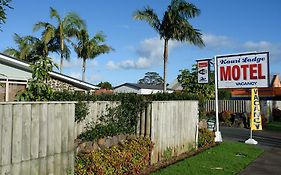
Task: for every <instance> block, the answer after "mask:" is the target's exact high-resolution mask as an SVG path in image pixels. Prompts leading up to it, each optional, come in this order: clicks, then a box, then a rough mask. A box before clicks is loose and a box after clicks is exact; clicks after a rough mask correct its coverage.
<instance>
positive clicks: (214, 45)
mask: <svg viewBox="0 0 281 175" xmlns="http://www.w3.org/2000/svg"><path fill="white" fill-rule="evenodd" d="M203 41H204V43H205V46H206V48H209V49H219V48H229V47H233V46H234V45H235V44H234V41H233V40H232V39H230V38H229V37H227V36H218V35H213V34H204V35H203Z"/></svg>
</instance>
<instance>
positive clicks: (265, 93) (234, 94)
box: [231, 75, 281, 100]
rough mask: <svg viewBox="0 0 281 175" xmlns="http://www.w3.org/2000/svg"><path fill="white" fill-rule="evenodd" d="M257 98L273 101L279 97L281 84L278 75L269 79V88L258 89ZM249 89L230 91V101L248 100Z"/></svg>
mask: <svg viewBox="0 0 281 175" xmlns="http://www.w3.org/2000/svg"><path fill="white" fill-rule="evenodd" d="M258 91H259V92H258V93H259V97H260V98H261V99H265V100H266V99H268V100H269V99H273V98H276V97H281V82H280V76H279V75H273V76H272V77H271V78H270V87H268V88H258ZM250 97H251V89H231V98H232V99H250Z"/></svg>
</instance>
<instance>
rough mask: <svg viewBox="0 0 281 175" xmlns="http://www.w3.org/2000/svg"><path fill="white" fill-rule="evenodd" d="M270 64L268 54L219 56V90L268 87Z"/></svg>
mask: <svg viewBox="0 0 281 175" xmlns="http://www.w3.org/2000/svg"><path fill="white" fill-rule="evenodd" d="M268 63H269V53H268V52H259V53H247V54H237V55H223V56H217V74H218V75H217V76H218V88H256V87H268V85H269V68H268V67H269V64H268Z"/></svg>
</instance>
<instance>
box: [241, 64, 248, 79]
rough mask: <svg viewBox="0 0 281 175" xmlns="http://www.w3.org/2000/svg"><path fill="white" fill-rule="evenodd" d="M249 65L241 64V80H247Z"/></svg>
mask: <svg viewBox="0 0 281 175" xmlns="http://www.w3.org/2000/svg"><path fill="white" fill-rule="evenodd" d="M248 67H249V65H247V64H244V65H241V68H242V69H243V80H247V68H248Z"/></svg>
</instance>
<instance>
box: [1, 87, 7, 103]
mask: <svg viewBox="0 0 281 175" xmlns="http://www.w3.org/2000/svg"><path fill="white" fill-rule="evenodd" d="M5 94H6V84H5V83H0V102H1V101H6V100H5V98H6V95H5Z"/></svg>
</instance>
